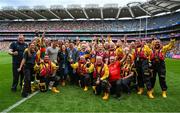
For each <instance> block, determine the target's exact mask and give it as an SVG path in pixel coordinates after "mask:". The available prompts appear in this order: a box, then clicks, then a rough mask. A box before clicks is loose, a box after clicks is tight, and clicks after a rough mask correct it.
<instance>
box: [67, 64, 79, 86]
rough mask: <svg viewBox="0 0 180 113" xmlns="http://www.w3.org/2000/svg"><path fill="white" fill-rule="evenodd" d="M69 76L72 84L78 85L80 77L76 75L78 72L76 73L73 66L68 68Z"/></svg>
mask: <svg viewBox="0 0 180 113" xmlns="http://www.w3.org/2000/svg"><path fill="white" fill-rule="evenodd" d="M68 74H69V78H70V83H71V84H76V85H78V75H77V74H76V72H74V70H73V68H72V67H71V66H69V67H68Z"/></svg>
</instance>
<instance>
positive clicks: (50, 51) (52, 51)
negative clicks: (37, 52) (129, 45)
mask: <svg viewBox="0 0 180 113" xmlns="http://www.w3.org/2000/svg"><path fill="white" fill-rule="evenodd" d="M58 51H59V48H58V47H57V45H56V43H55V42H52V43H51V46H50V47H48V48H47V50H46V54H47V55H48V56H49V58H50V60H51V61H52V62H53V63H55V64H57V55H58Z"/></svg>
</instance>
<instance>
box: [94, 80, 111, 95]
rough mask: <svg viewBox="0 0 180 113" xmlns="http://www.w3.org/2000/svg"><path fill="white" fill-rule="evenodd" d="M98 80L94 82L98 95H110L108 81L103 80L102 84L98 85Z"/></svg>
mask: <svg viewBox="0 0 180 113" xmlns="http://www.w3.org/2000/svg"><path fill="white" fill-rule="evenodd" d="M96 81H97V80H94V82H93V86H96V92H97V93H96V94H97V95H100V94H101V92H106V93H110V83H109V82H108V80H101V81H100V84H96Z"/></svg>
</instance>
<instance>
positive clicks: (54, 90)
mask: <svg viewBox="0 0 180 113" xmlns="http://www.w3.org/2000/svg"><path fill="white" fill-rule="evenodd" d="M51 91H52V92H53V93H59V90H57V89H56V87H52V89H51Z"/></svg>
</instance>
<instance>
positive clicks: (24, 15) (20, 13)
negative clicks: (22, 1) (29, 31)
mask: <svg viewBox="0 0 180 113" xmlns="http://www.w3.org/2000/svg"><path fill="white" fill-rule="evenodd" d="M17 12H18V13H20V14H22V15H24V16H26V17H28V18H30V19H34V18H33V17H31V16H29V15H26V14H24V13H22V12H21V11H19V10H17Z"/></svg>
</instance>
